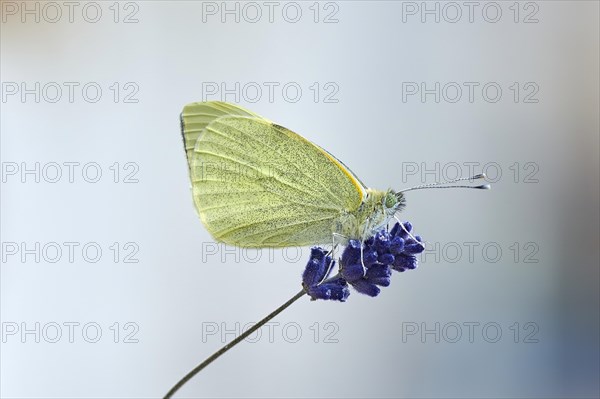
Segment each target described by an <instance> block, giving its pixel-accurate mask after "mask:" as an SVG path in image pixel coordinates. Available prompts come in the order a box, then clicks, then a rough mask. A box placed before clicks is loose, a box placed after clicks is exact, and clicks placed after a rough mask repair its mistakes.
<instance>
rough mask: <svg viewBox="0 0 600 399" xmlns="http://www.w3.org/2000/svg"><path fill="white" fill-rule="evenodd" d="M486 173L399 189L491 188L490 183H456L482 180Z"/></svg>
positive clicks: (402, 191)
mask: <svg viewBox="0 0 600 399" xmlns="http://www.w3.org/2000/svg"><path fill="white" fill-rule="evenodd" d="M485 178H486V176H485V173H480V174H478V175H475V176H471V177H460V178H458V179H453V180H448V181H442V182H436V183H429V184H421V185H419V186H414V187H410V188H407V189H404V190H401V191H398V192H399V193H405V192H407V191H413V190H422V189H425V188H475V189H478V190H490V189H491V188H492V186H491V185H489V184H481V185H479V186H467V185H462V184H461V185H455V184H454V183H457V182H460V181H467V180H468V181H473V180H480V179H485Z"/></svg>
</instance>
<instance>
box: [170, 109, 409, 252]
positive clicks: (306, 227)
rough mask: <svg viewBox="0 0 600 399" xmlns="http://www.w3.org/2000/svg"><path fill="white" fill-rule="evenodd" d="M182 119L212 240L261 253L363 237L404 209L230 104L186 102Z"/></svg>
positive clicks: (398, 200) (196, 194) (389, 194)
mask: <svg viewBox="0 0 600 399" xmlns="http://www.w3.org/2000/svg"><path fill="white" fill-rule="evenodd" d="M181 120H182V132H183V137H184V146H185V150H186V155H187V159H188V166H189V170H190V178H191V183H192V194H193V198H194V204H195V206H196V210H197V212H198V214H199V216H200V219H201V220H202V222H203V223H204V225H205V226H206V228H207V230H208V231H209V232H210V233H211V235H212V236H213V237H214V238H215V239H216V240H218V241H221V242H225V243H227V244H231V245H236V246H240V247H258V248H260V247H288V246H305V245H315V244H323V243H330V242H332V237H333V236H337V237H338V239H342V240H345V239H349V238H355V239H362V238H364V237H367V236H369V235H372V233H373V232H374V231H376V230H377V229H378V228H381V226H383V225H385V224H387V222H388V221H389V219H390V218H391V217H393V215H394V214H395V213H396V212H397V211H399V210H400V209H401V208H402V207H403V205H404V198H403V196H402V194H401V193H395V192H393V191H391V190H388V191H378V190H372V189H368V188H366V187H365V186H364V184H363V183H362V182H361V181H360V180H359V179H358V178H357V177H356V176H355V175H354V174H353V173H352V172H351V171H350V170H349V169H348V168H347V167H346V166H345V165H344V164H343V163H342V162H341V161H339V160H338V159H337V158H335V157H334V156H333V155H331V154H330V153H328V152H327V151H325V150H323V149H322V148H320V147H319V146H317V145H315V144H313V143H311V142H310V141H308V140H306V139H305V138H303V137H302V136H300V135H298V134H296V133H294V132H292V131H291V130H289V129H286V128H284V127H282V126H279V125H277V124H275V123H273V122H271V121H269V120H267V119H265V118H263V117H261V116H258V115H256V114H254V113H253V112H251V111H248V110H245V109H243V108H241V107H238V106H236V105H233V104H228V103H223V102H214V101H213V102H204V103H192V104H189V105H186V106H185V107H184V110H183V112H182V115H181Z"/></svg>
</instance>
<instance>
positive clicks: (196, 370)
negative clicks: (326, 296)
mask: <svg viewBox="0 0 600 399" xmlns="http://www.w3.org/2000/svg"><path fill="white" fill-rule="evenodd" d="M305 294H306V291H305V290H302V291H300V292H299V293H297V294H296V295H294V296H293V297H292V298H291V299H290V300H289V301H287V302H286V303H284V304H283V305H281V306H280V307H278V308H277V309H275V310H274V311H273V312H271V313H269V315H267V316H266V317H265V318H264V319H262V320H261V321H259V322H258V323H256V324H255V325H253V326H252V327H251V328H250V329H249V330H247V331H246V332H244V333H242V334H241V335H240V336H238V337H237V338H236V339H234V340H233V341H231V342H229V343H228V344H226V345H225V346H223V347H222V348H221V349H219V350H218V351H216V352H215V353H213V354H212V355H210V357H208V358H207V359H206V360H205V361H203V362H202V363H200V364H199V365H197V366H196V367H194V369H192V371H190V372H189V373H187V374H186V375H185V376H184V377H183V378H182V379H181V380H179V381H178V382H177V384H175V385H173V388H171V389H170V390H169V392H167V394H166V395H165V397H164V399H169V398H171V397H172V396H173V395H174V394H175V392H177V391H178V390H179V388H181V387H182V386H183V385H184V384H185V383H186V382H188V381H189V380H190V379H192V377H194V376H195V375H196V374H198V373H199V372H200V371H201V370H202V369H203V368H205V367H206V366H208V365H209V364H211V363H212V362H214V361H215V360H217V359H218V358H219V357H220V356H221V355H223V354H224V353H225V352H227V351H228V350H229V349H231V348H233V347H234V346H236V345H237V344H239V343H240V342H241V341H243V340H244V339H246V338H247V337H248V336H250V335H251V334H252V333H254V331H256V330H258V329H259V328H261V327H262V326H264V325H265V324H267V323H268V322H269V320H271V319H272V318H274V317H275V316H277V315H278V314H279V313H281V312H282V311H283V310H284V309H286V308H287V307H289V306H290V305H291V304H292V303H294V302H296V301H297V300H298V299H300V298H301V297H303V296H304V295H305Z"/></svg>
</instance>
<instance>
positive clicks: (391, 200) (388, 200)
mask: <svg viewBox="0 0 600 399" xmlns="http://www.w3.org/2000/svg"><path fill="white" fill-rule="evenodd" d="M397 203H398V199H397V198H396V195H395V194H394V193H392V192H388V193H387V194H386V195H385V196H384V197H383V206H384V207H386V208H393V207H394V206H396V204H397Z"/></svg>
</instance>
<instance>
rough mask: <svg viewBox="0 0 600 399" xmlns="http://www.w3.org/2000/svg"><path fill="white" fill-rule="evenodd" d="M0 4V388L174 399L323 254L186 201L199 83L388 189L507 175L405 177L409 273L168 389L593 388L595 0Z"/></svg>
mask: <svg viewBox="0 0 600 399" xmlns="http://www.w3.org/2000/svg"><path fill="white" fill-rule="evenodd" d="M1 7H2V27H1V40H0V44H1V62H0V67H1V75H2V76H1V80H2V102H1V104H0V106H1V114H2V118H1V133H2V134H1V154H0V155H1V161H2V192H1V207H2V218H1V219H2V223H1V231H0V232H1V241H2V265H1V307H0V309H1V321H2V342H1V357H0V359H1V373H0V377H1V384H0V385H1V392H0V393H1V395H2V397H7V398H8V397H11V398H12V397H15V398H23V397H28V398H29V397H56V398H59V397H60V398H63V397H81V398H88V397H89V398H91V397H159V396H161V395H164V394H165V393H166V391H167V390H168V389H169V388H170V387H171V386H172V384H174V383H175V382H176V381H177V380H178V379H179V378H180V377H182V376H183V375H184V374H185V373H186V372H187V371H189V370H190V369H191V368H192V367H193V366H195V365H196V364H197V363H199V362H200V361H202V360H203V359H204V358H205V357H207V356H208V355H210V354H211V353H212V352H213V351H215V350H216V349H218V348H219V347H220V346H221V345H222V343H223V342H224V341H228V340H231V339H233V336H234V335H235V333H236V331H238V332H239V330H240V329H241V328H243V327H244V326H247V325H248V323H251V322H253V321H257V320H258V319H260V318H262V317H263V316H264V315H266V314H267V313H269V312H270V311H271V310H273V309H274V308H275V307H277V306H279V305H280V304H282V303H283V302H284V301H285V300H287V299H288V298H290V297H291V296H292V295H293V294H294V293H295V292H297V291H298V290H299V288H300V275H301V272H302V270H303V267H304V264H305V261H306V259H307V257H308V251H307V249H306V248H304V249H300V250H297V249H289V250H283V251H282V250H263V251H255V250H243V251H242V250H236V249H234V248H228V247H223V246H220V245H216V244H214V243H213V241H212V239H211V238H210V236H209V235H208V233H207V232H206V230H205V229H204V228H203V226H202V224H201V222H200V221H199V219H198V218H197V217H196V214H195V211H194V209H193V205H192V198H191V194H190V189H189V181H188V174H187V165H186V161H185V156H184V153H183V149H182V144H181V138H180V132H179V113H180V111H181V109H182V107H183V106H184V105H185V104H186V103H188V102H192V101H202V100H226V101H231V102H237V103H239V104H241V105H242V106H246V107H248V108H250V109H251V110H253V111H255V112H257V113H259V114H261V115H264V116H265V117H267V118H269V119H271V120H273V121H276V122H277V123H279V124H281V125H284V126H286V127H288V128H290V129H292V130H294V131H296V132H298V133H300V134H302V135H303V136H305V137H307V138H308V139H309V140H312V141H314V142H316V143H318V144H319V145H321V146H323V147H324V148H326V149H328V150H329V151H331V152H332V153H333V154H335V155H336V156H337V157H339V158H340V159H342V160H343V161H344V162H345V163H346V164H347V165H348V166H349V167H350V168H352V170H353V171H354V172H355V173H356V174H357V175H358V176H359V177H360V178H361V179H362V180H363V181H364V182H365V183H366V184H367V185H369V186H371V187H375V188H379V189H386V188H388V187H393V188H397V189H400V188H406V187H409V186H412V185H417V184H421V183H429V182H433V181H435V180H439V179H444V178H452V177H455V175H456V174H457V173H461V174H463V175H467V174H468V173H469V172H471V171H472V172H474V173H479V172H481V171H482V170H483V171H485V172H487V173H488V175H489V176H490V179H491V180H493V182H495V184H494V187H493V190H492V191H489V192H473V191H468V190H465V191H460V190H459V191H448V190H440V191H433V190H432V191H420V192H411V193H409V194H407V201H408V206H407V209H406V211H405V212H404V214H403V219H405V220H410V221H411V222H412V223H413V224H414V226H415V230H416V232H417V233H418V234H420V235H422V236H423V237H424V239H425V240H427V242H428V244H427V245H428V251H427V252H426V253H425V254H424V255H423V257H422V261H421V265H420V268H419V269H418V270H416V271H412V272H410V273H404V274H396V275H395V276H394V278H393V281H392V285H391V286H390V287H389V288H385V289H383V291H382V293H381V295H380V296H379V297H377V298H368V297H365V296H362V295H360V294H357V293H353V294H352V295H351V296H350V298H349V299H348V301H347V303H343V304H341V303H327V302H323V301H319V302H311V301H309V300H308V298H302V299H301V300H300V301H298V302H297V303H296V304H294V305H293V306H292V307H291V308H290V309H288V310H286V311H285V312H284V313H282V314H281V315H280V316H279V317H277V318H276V319H275V320H274V321H273V322H272V323H271V324H270V325H269V328H268V329H267V328H265V329H263V330H262V333H261V335H260V336H257V335H255V336H253V339H252V340H251V341H252V342H244V343H243V344H241V345H240V346H238V347H236V348H235V349H233V350H232V351H231V352H229V353H228V354H227V355H225V356H224V357H223V358H221V359H219V360H218V361H217V362H215V363H214V364H213V365H211V366H210V367H208V368H207V369H206V370H205V371H203V372H202V373H201V374H200V375H199V376H197V377H196V378H194V379H193V380H192V381H191V382H189V383H188V384H187V385H186V386H185V387H184V388H183V389H182V390H181V391H180V392H179V397H499V396H502V397H561V396H565V397H597V396H598V395H599V393H600V392H599V378H598V375H599V349H600V348H599V341H598V336H599V319H598V303H599V296H598V291H599V275H598V274H599V273H598V260H599V259H598V257H599V255H598V239H599V237H598V225H599V218H598V200H599V199H598V190H599V188H598V167H599V164H598V151H599V150H598V148H599V147H598V146H599V140H598V138H599V123H598V107H599V97H598V87H599V79H598V70H599V62H598V55H599V54H598V52H599V50H598V48H599V44H598V41H599V39H598V37H599V25H598V24H599V22H598V18H599V17H598V15H599V7H598V2H595V1H580V2H567V1H564V2H562V1H535V2H517V3H515V2H512V1H511V2H496V3H493V2H492V3H490V2H474V3H473V4H472V5H465V4H464V3H463V2H458V3H444V2H428V3H422V2H391V1H369V2H367V1H348V2H342V1H338V2H317V3H315V2H273V3H264V2H257V3H250V4H247V3H241V2H227V3H222V2H203V3H202V2H191V1H174V2H167V1H135V2H121V3H114V2H96V3H93V2H92V3H88V2H74V3H73V5H72V6H67V5H65V4H63V3H62V2H59V3H52V4H50V3H46V2H27V3H21V2H11V1H3V2H2V4H1ZM436 19H437V21H436ZM436 82H437V83H438V84H439V86H436ZM471 89H472V91H470V90H471ZM436 97H437V98H436ZM70 172H72V173H70ZM98 172H99V173H101V175H97V173H98ZM36 180H38V181H39V182H38V181H36ZM98 251H101V252H98ZM36 258H37V259H36Z"/></svg>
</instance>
